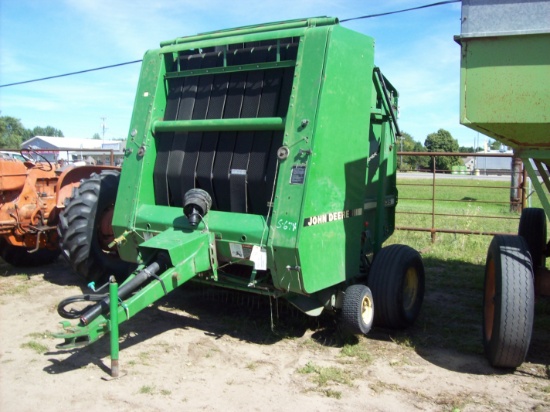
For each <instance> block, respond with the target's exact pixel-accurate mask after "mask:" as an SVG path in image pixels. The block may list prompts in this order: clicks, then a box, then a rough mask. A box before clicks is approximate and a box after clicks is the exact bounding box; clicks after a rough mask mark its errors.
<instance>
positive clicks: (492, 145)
mask: <svg viewBox="0 0 550 412" xmlns="http://www.w3.org/2000/svg"><path fill="white" fill-rule="evenodd" d="M487 146H489V149H491V150H500V147H501V146H502V143H500V142H499V141H498V140H491V139H489V142H488V143H487Z"/></svg>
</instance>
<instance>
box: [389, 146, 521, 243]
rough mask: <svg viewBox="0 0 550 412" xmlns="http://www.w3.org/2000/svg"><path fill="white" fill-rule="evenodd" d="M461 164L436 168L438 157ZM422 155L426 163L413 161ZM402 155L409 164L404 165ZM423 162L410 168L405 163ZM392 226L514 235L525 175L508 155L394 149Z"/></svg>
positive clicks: (432, 237) (433, 240) (434, 237)
mask: <svg viewBox="0 0 550 412" xmlns="http://www.w3.org/2000/svg"><path fill="white" fill-rule="evenodd" d="M450 156H452V157H461V158H464V164H465V166H459V167H456V168H452V170H438V169H437V167H436V166H437V164H438V162H437V159H438V158H441V157H450ZM420 157H425V158H426V157H427V158H428V159H429V161H428V162H426V161H424V162H418V159H415V158H420ZM403 158H405V159H406V160H408V161H409V162H405V164H404V163H403ZM419 163H422V164H423V168H416V170H411V167H410V164H419ZM398 164H400V169H399V172H400V173H398V178H397V180H398V183H397V186H398V190H399V202H398V206H397V211H396V229H397V230H409V231H418V232H428V233H430V234H431V239H432V242H435V240H436V236H437V233H455V234H476V235H491V236H493V235H497V234H515V233H517V226H518V221H519V216H520V213H521V211H522V210H523V208H524V207H526V205H527V200H528V197H529V189H528V179H527V175H526V172H525V170H524V168H523V164H522V162H521V160H520V159H518V158H515V157H514V156H513V154H512V153H475V154H474V153H439V152H438V153H437V154H434V153H423V152H398Z"/></svg>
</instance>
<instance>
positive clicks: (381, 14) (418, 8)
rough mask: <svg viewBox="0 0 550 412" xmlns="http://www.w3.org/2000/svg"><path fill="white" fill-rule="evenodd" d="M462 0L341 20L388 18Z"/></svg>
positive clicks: (342, 21) (449, 0)
mask: <svg viewBox="0 0 550 412" xmlns="http://www.w3.org/2000/svg"><path fill="white" fill-rule="evenodd" d="M460 2H461V0H448V1H440V2H437V3H431V4H424V5H423V6H417V7H411V8H410V9H402V10H395V11H388V12H385V13H378V14H367V15H366V16H360V17H351V18H349V19H343V20H340V22H341V23H345V22H347V21H352V20H360V19H370V18H372V17H381V16H388V15H390V14H397V13H405V12H407V11H413V10H420V9H427V8H429V7H437V6H443V5H445V4H450V3H460Z"/></svg>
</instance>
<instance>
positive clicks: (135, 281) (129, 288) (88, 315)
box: [80, 262, 165, 325]
mask: <svg viewBox="0 0 550 412" xmlns="http://www.w3.org/2000/svg"><path fill="white" fill-rule="evenodd" d="M161 266H162V267H163V269H164V268H165V265H164V262H153V263H151V264H150V265H149V266H147V267H146V268H144V269H142V270H140V271H139V272H138V273H137V274H136V276H134V277H133V278H132V279H130V280H129V281H128V282H126V283H125V284H123V285H122V286H121V287H120V288H119V289H118V297H119V299H125V298H126V297H128V296H129V295H130V294H131V293H132V292H133V291H134V290H136V289H137V288H138V287H139V286H141V285H142V284H143V283H145V281H146V280H147V279H149V278H151V277H155V275H156V273H157V272H158V271H159V270H160V268H161ZM101 297H102V299H100V301H99V303H96V304H95V305H93V306H91V307H90V306H88V307H87V308H86V309H89V310H87V311H86V312H85V313H84V314H83V315H81V316H80V322H82V324H84V325H88V324H89V323H90V322H91V321H93V320H94V319H95V318H97V317H98V316H99V315H101V314H102V313H108V312H109V304H110V301H111V300H110V299H109V296H108V295H103V296H101Z"/></svg>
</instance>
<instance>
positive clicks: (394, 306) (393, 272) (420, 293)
mask: <svg viewBox="0 0 550 412" xmlns="http://www.w3.org/2000/svg"><path fill="white" fill-rule="evenodd" d="M424 283H425V280H424V264H423V262H422V257H421V256H420V253H418V252H417V251H416V250H414V249H413V248H411V247H409V246H406V245H390V246H387V247H384V248H382V249H380V251H379V252H378V253H377V254H376V255H375V257H374V261H373V263H372V266H371V268H370V271H369V277H368V282H367V285H368V286H369V288H370V289H371V291H372V295H373V297H374V306H375V307H376V312H375V313H374V324H375V325H377V326H383V327H387V328H392V329H404V328H406V327H408V326H411V325H412V324H413V323H414V322H415V320H416V318H417V317H418V314H419V313H420V308H421V307H422V301H423V300H424V288H425V286H424Z"/></svg>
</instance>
